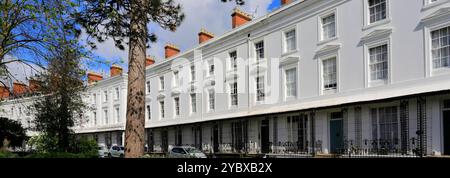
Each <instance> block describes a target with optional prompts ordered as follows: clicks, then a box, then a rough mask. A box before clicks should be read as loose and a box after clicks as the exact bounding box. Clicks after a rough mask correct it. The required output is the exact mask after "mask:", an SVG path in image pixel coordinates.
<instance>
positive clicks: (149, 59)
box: [145, 56, 155, 67]
mask: <svg viewBox="0 0 450 178" xmlns="http://www.w3.org/2000/svg"><path fill="white" fill-rule="evenodd" d="M154 63H155V60H154V57H153V56H147V58H145V67H148V66H151V65H153V64H154Z"/></svg>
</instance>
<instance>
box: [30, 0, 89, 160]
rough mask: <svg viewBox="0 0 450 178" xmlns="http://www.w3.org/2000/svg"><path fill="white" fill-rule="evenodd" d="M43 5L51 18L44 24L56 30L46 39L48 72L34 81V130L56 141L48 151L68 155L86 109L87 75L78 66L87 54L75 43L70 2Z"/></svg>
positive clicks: (53, 1)
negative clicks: (35, 91) (83, 97)
mask: <svg viewBox="0 0 450 178" xmlns="http://www.w3.org/2000/svg"><path fill="white" fill-rule="evenodd" d="M46 2H48V3H49V5H48V6H47V7H48V8H49V11H48V14H46V15H49V16H51V17H53V18H49V21H47V23H48V24H51V25H52V26H53V27H55V28H53V29H52V34H53V38H51V39H48V40H47V46H48V51H47V53H46V54H45V56H46V59H47V62H48V66H47V70H46V71H45V72H43V73H41V75H39V76H38V78H37V80H38V81H39V92H40V93H41V94H42V96H41V97H39V98H38V99H37V100H36V101H35V103H34V109H35V112H34V113H35V123H36V129H37V130H38V131H41V132H42V133H44V134H45V136H46V137H48V138H47V140H52V139H55V140H54V141H56V147H55V148H54V149H53V150H49V151H60V152H67V151H68V150H70V148H69V147H70V143H71V141H72V138H73V137H71V135H72V134H73V131H72V128H73V127H74V126H75V125H76V124H77V123H79V122H81V121H82V119H83V117H82V116H83V112H84V111H85V109H86V108H87V107H86V105H85V103H84V102H83V100H82V92H83V91H84V90H85V85H84V82H83V80H82V78H83V77H84V76H85V73H86V72H85V70H83V69H82V67H81V60H82V59H83V58H84V57H86V56H87V55H88V53H87V52H86V51H85V50H84V48H83V46H81V45H80V44H79V42H78V38H77V37H78V35H79V34H78V33H79V31H77V30H74V29H75V28H74V22H75V21H74V20H73V19H72V18H71V17H72V16H71V15H72V14H71V12H73V11H71V10H73V9H72V8H71V7H74V6H73V5H72V4H71V2H70V1H65V0H46ZM68 3H69V4H68ZM52 141H53V140H52Z"/></svg>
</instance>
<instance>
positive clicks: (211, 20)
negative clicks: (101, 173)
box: [94, 0, 272, 67]
mask: <svg viewBox="0 0 450 178" xmlns="http://www.w3.org/2000/svg"><path fill="white" fill-rule="evenodd" d="M176 1H177V2H179V3H181V5H182V7H183V12H184V13H185V15H186V18H185V20H184V22H183V23H182V24H181V26H180V27H179V28H178V29H177V31H176V32H170V31H167V30H163V29H161V28H160V27H158V26H157V25H156V24H151V25H150V31H151V32H155V33H156V35H157V36H158V41H157V42H156V43H154V44H151V48H150V49H148V51H147V54H148V55H153V56H156V57H157V59H158V60H163V59H164V45H165V44H167V43H173V44H176V45H178V46H179V47H180V48H181V50H182V51H186V50H189V49H192V48H194V47H195V46H196V45H198V35H197V34H198V32H199V30H200V29H201V28H205V29H207V30H208V31H210V32H212V33H214V34H215V36H220V35H222V34H224V33H225V32H227V31H230V30H231V13H232V11H233V8H235V7H236V6H237V5H236V4H235V3H234V2H229V3H222V2H220V0H202V1H199V0H176ZM271 2H272V0H247V1H246V4H245V5H244V6H242V7H239V8H241V9H242V10H244V11H245V12H248V13H250V14H253V15H254V16H255V17H260V16H262V15H265V14H266V13H267V7H268V6H269V5H270V4H271ZM255 11H256V14H255V13H254V12H255ZM97 47H98V49H97V50H96V51H94V52H95V53H96V54H97V55H99V56H101V57H103V58H105V59H118V58H122V59H124V60H125V62H126V61H127V59H128V51H120V50H119V49H117V48H116V47H115V46H114V43H113V41H111V40H109V41H106V42H105V43H102V44H99V45H98V46H97ZM124 67H125V66H124Z"/></svg>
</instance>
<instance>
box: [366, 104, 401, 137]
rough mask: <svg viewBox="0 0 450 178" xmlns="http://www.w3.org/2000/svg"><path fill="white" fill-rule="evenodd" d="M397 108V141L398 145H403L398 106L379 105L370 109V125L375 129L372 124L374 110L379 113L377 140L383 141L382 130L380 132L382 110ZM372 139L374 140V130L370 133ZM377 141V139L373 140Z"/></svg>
mask: <svg viewBox="0 0 450 178" xmlns="http://www.w3.org/2000/svg"><path fill="white" fill-rule="evenodd" d="M391 107H395V108H396V111H397V113H396V120H397V139H398V145H401V143H400V142H401V122H400V107H399V106H398V105H377V106H376V107H370V109H369V118H370V125H371V127H373V125H372V124H373V123H372V119H373V118H372V109H375V110H376V112H377V123H376V124H377V136H378V138H377V139H381V130H380V109H382V108H384V109H385V108H391ZM370 137H371V138H372V129H371V131H370ZM372 139H375V138H372Z"/></svg>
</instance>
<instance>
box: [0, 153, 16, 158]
mask: <svg viewBox="0 0 450 178" xmlns="http://www.w3.org/2000/svg"><path fill="white" fill-rule="evenodd" d="M18 157H19V156H17V154H14V153H11V152H9V151H0V158H18Z"/></svg>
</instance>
